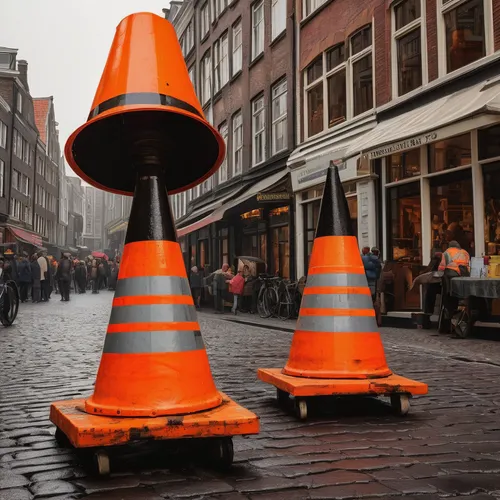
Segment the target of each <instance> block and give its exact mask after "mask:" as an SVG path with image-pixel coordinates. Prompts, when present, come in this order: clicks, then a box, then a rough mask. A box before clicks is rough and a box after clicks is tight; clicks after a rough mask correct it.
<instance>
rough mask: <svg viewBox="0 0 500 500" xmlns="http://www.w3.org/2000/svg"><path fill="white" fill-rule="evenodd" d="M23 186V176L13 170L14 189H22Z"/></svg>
mask: <svg viewBox="0 0 500 500" xmlns="http://www.w3.org/2000/svg"><path fill="white" fill-rule="evenodd" d="M20 186H21V174H20V173H19V172H18V171H17V170H15V169H12V187H13V188H14V189H20Z"/></svg>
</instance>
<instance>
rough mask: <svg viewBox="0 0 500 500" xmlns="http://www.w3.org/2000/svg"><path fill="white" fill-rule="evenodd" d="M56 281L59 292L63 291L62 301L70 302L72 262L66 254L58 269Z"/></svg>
mask: <svg viewBox="0 0 500 500" xmlns="http://www.w3.org/2000/svg"><path fill="white" fill-rule="evenodd" d="M56 280H57V281H58V283H59V290H60V291H61V301H62V302H68V301H69V288H70V286H71V262H70V261H69V259H68V256H67V255H66V254H64V255H63V256H62V259H61V262H59V266H58V267H57V275H56Z"/></svg>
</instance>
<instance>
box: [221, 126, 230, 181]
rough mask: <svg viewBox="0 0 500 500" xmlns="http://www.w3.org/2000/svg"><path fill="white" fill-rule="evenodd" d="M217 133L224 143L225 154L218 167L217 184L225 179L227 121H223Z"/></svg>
mask: <svg viewBox="0 0 500 500" xmlns="http://www.w3.org/2000/svg"><path fill="white" fill-rule="evenodd" d="M219 133H220V135H221V136H222V138H223V139H224V144H225V145H226V156H225V157H224V161H223V162H222V164H221V166H220V168H219V184H222V183H223V182H226V181H227V157H228V154H227V153H228V146H227V138H228V133H229V132H228V129H227V123H223V124H222V125H221V126H220V127H219Z"/></svg>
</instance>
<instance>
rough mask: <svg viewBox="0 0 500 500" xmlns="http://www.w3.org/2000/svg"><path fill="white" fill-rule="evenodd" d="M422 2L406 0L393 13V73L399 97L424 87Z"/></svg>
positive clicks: (396, 6)
mask: <svg viewBox="0 0 500 500" xmlns="http://www.w3.org/2000/svg"><path fill="white" fill-rule="evenodd" d="M420 4H421V0H404V1H402V2H400V3H398V4H396V5H395V7H394V11H393V33H394V51H393V53H394V57H395V58H396V64H394V65H393V68H394V69H393V73H394V71H396V74H397V78H396V75H395V76H394V81H395V82H396V83H397V92H395V94H397V95H398V96H401V95H404V94H407V93H408V92H411V91H412V90H414V89H416V88H418V87H420V86H421V85H422V36H421V25H422V17H421V5H420ZM396 68H397V69H396Z"/></svg>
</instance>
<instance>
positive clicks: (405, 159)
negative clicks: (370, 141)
mask: <svg viewBox="0 0 500 500" xmlns="http://www.w3.org/2000/svg"><path fill="white" fill-rule="evenodd" d="M386 168H387V182H396V181H400V180H401V179H409V178H411V177H416V176H419V175H420V148H416V149H410V150H409V151H405V152H403V153H395V154H393V155H391V156H388V157H387V159H386Z"/></svg>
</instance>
